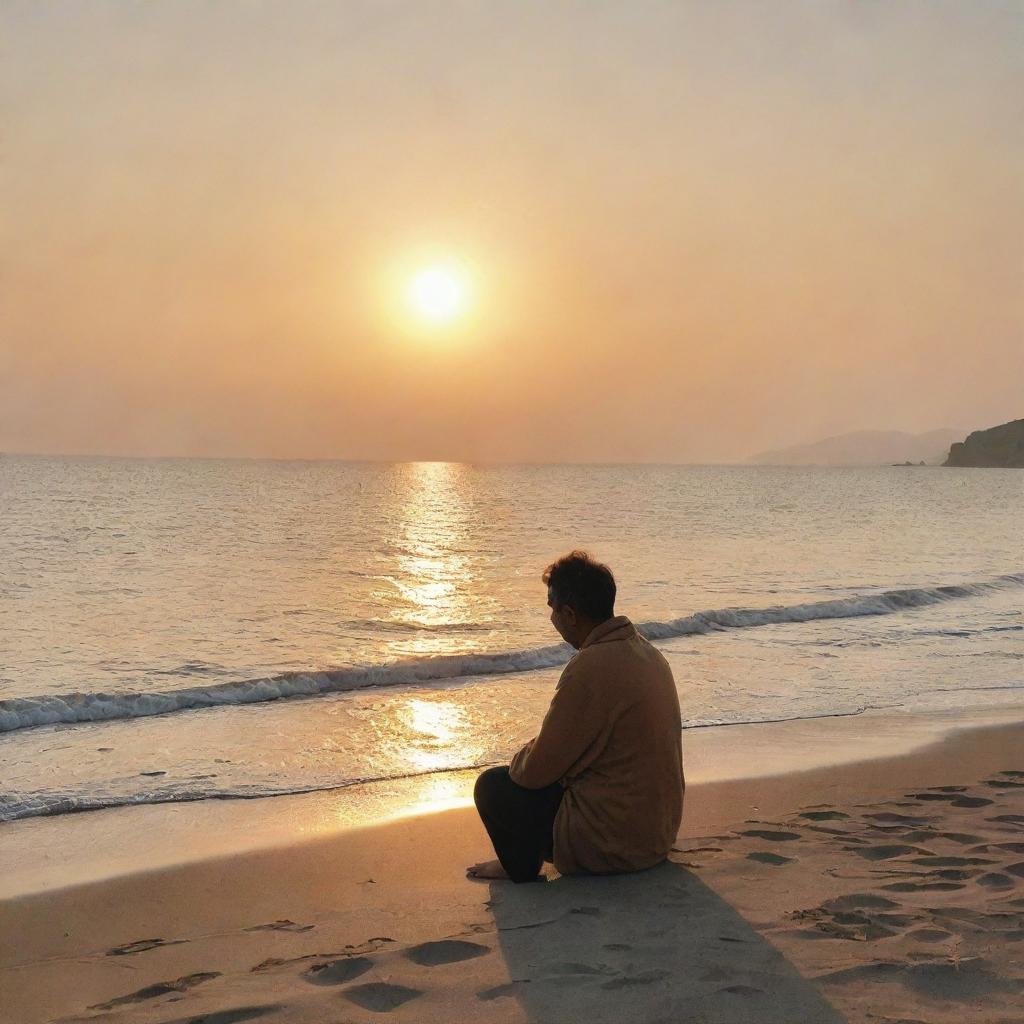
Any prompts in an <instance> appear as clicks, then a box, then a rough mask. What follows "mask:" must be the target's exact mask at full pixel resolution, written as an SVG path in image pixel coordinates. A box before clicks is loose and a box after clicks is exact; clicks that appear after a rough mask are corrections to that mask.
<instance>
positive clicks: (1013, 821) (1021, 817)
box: [985, 814, 1024, 825]
mask: <svg viewBox="0 0 1024 1024" xmlns="http://www.w3.org/2000/svg"><path fill="white" fill-rule="evenodd" d="M985 820H986V821H1001V822H1006V824H1008V825H1024V814H997V815H996V816H995V817H994V818H986V819H985Z"/></svg>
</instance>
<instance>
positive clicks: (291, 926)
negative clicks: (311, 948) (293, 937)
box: [245, 919, 315, 932]
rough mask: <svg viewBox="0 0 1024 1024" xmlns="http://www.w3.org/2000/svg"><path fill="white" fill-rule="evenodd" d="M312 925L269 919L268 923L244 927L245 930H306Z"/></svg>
mask: <svg viewBox="0 0 1024 1024" xmlns="http://www.w3.org/2000/svg"><path fill="white" fill-rule="evenodd" d="M313 927H315V926H314V925H311V924H296V923H295V922H294V921H289V920H287V919H285V920H283V921H271V922H270V923H269V924H254V925H253V926H252V927H251V928H246V929H245V930H246V931H247V932H308V931H310V930H311V929H312V928H313Z"/></svg>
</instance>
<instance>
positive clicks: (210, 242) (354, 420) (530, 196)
mask: <svg viewBox="0 0 1024 1024" xmlns="http://www.w3.org/2000/svg"><path fill="white" fill-rule="evenodd" d="M0 126H2V127H0V175H2V177H0V189H2V221H0V242H2V257H0V258H2V265H0V274H2V277H0V449H6V450H20V451H67V452H108V453H116V454H171V455H175V454H178V455H191V454H197V455H267V456H278V457H291V456H296V457H336V458H397V459H458V460H529V461H632V460H641V461H667V462H686V461H720V460H731V459H735V458H742V457H744V456H746V455H748V454H750V453H751V452H754V451H757V450H759V449H763V448H772V447H778V446H780V445H784V444H791V443H797V442H802V441H809V440H814V439H817V438H819V437H822V436H825V435H828V434H834V433H839V432H842V431H846V430H854V429H861V428H882V429H903V430H912V431H923V430H928V429H932V428H936V427H944V426H950V427H957V428H964V429H968V428H970V429H973V428H977V427H986V426H991V425H994V424H996V423H999V422H1002V421H1005V420H1008V419H1013V418H1018V417H1021V416H1024V288H1022V282H1024V0H1015V2H1011V3H1007V2H996V0H956V2H942V0H922V2H901V0H885V2H856V0H845V2H840V0H834V2H829V0H808V2H801V0H774V2H762V0H758V2H730V0H703V2H699V3H696V2H690V3H687V2H681V0H672V2H665V3H653V2H639V0H619V2H616V3H606V2H598V0H590V2H586V3H583V2H580V3H569V2H555V3H552V2H550V0H544V2H538V3H527V2H521V0H517V2H512V0H507V2H504V0H486V2H485V0H479V2H468V0H467V2H457V0H450V2H443V3H442V2H431V0H409V2H406V3H391V2H383V0H378V2H373V3H369V2H367V3H358V2H354V0H334V2H313V0H287V2H286V0H280V2H275V3H270V2H242V0H236V2H228V0H221V2H213V0H206V2H198V0H195V2H193V0H139V2H129V0H111V2H100V0H70V2H66V3H54V2H47V0H27V2H24V3H19V2H12V0H0ZM439 257H444V258H447V259H450V260H455V261H457V262H458V263H459V264H460V265H461V266H463V267H464V268H465V270H466V271H467V273H468V275H469V279H470V283H471V288H472V294H473V297H474V299H473V305H472V309H471V310H470V311H469V315H467V316H466V317H465V318H464V319H463V320H462V321H460V322H458V323H457V324H454V325H452V326H451V327H450V328H447V329H436V328H435V329H428V328H427V327H425V326H423V327H418V326H417V325H416V323H415V322H413V321H412V320H410V318H409V317H408V316H404V317H403V315H402V314H403V310H404V309H405V305H404V304H405V295H404V287H405V281H406V279H407V277H408V275H409V273H411V272H412V271H413V270H415V269H417V268H418V267H420V266H423V265H429V264H430V263H431V261H433V260H435V259H437V258H439Z"/></svg>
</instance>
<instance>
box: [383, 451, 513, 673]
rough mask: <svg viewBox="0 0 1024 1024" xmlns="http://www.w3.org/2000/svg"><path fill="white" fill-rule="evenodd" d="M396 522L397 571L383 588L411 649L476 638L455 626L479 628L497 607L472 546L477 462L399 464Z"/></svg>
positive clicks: (447, 646) (424, 651) (433, 649)
mask: <svg viewBox="0 0 1024 1024" xmlns="http://www.w3.org/2000/svg"><path fill="white" fill-rule="evenodd" d="M398 469H399V472H400V476H399V480H398V485H399V486H398V488H397V489H396V490H397V493H396V494H395V502H396V505H397V509H396V512H397V515H396V516H395V519H396V521H397V525H396V528H395V532H394V535H393V536H392V537H391V538H390V542H389V546H390V547H391V549H392V551H393V553H394V563H395V565H396V568H397V571H396V572H394V573H393V574H392V575H389V576H388V577H386V578H387V581H388V582H389V583H390V584H391V585H392V587H393V588H394V590H393V591H392V592H391V593H390V594H380V595H378V596H379V597H381V598H383V599H386V601H387V604H388V605H389V608H388V613H387V614H388V616H389V618H390V620H391V622H393V623H394V624H395V625H397V626H402V627H406V628H408V629H409V630H410V631H411V632H412V634H413V635H411V636H409V637H408V638H407V639H404V640H403V642H402V648H403V651H404V653H407V654H412V655H428V654H439V653H449V652H454V651H457V650H459V649H463V648H467V647H471V646H474V645H472V644H471V643H470V642H469V641H467V640H466V639H465V638H464V637H463V638H459V637H457V636H456V635H455V634H456V633H457V632H459V631H460V630H464V629H465V628H469V629H473V628H479V627H480V625H481V623H483V622H485V621H486V620H487V619H488V617H489V616H492V615H493V613H494V610H495V609H496V608H497V603H496V601H495V599H494V597H493V595H491V594H489V593H487V592H486V588H485V585H484V583H483V581H482V579H481V577H480V574H479V572H478V568H477V566H476V565H475V563H474V560H473V558H471V557H470V552H471V551H472V550H473V539H474V538H473V537H472V535H471V532H472V524H473V516H474V508H473V502H472V498H471V487H470V484H469V480H468V474H469V472H470V468H469V467H467V466H464V465H462V464H460V463H455V462H413V463H407V464H405V465H403V466H401V467H398Z"/></svg>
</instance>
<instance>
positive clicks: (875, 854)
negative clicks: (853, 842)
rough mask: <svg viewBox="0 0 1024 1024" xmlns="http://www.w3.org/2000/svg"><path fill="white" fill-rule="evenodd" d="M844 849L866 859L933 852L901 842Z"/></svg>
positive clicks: (885, 858)
mask: <svg viewBox="0 0 1024 1024" xmlns="http://www.w3.org/2000/svg"><path fill="white" fill-rule="evenodd" d="M844 849H848V850H849V851H850V852H851V853H855V854H857V856H858V857H863V858H864V859H865V860H892V859H893V858H894V857H905V856H907V854H910V853H919V854H923V855H924V856H926V857H929V856H931V852H932V851H931V850H926V849H924V848H923V847H921V846H905V845H903V844H901V843H894V844H892V845H888V846H868V847H857V846H850V847H844Z"/></svg>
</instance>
